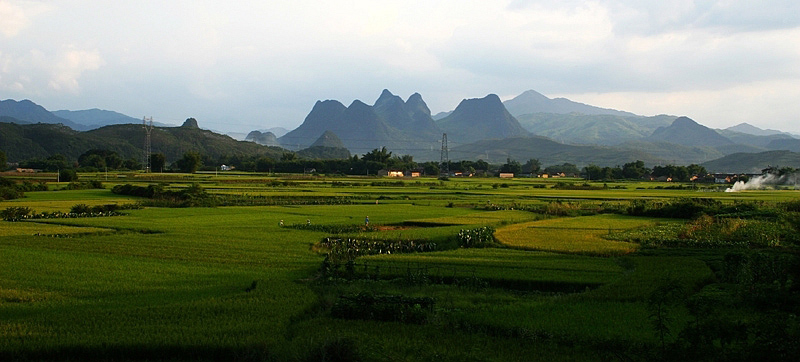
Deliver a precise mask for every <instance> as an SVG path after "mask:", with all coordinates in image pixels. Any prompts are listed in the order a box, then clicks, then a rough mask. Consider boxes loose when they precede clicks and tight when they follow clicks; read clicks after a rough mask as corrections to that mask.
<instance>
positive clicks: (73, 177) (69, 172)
mask: <svg viewBox="0 0 800 362" xmlns="http://www.w3.org/2000/svg"><path fill="white" fill-rule="evenodd" d="M58 180H59V181H61V182H72V181H78V173H77V172H75V170H73V169H71V168H66V169H61V170H59V171H58Z"/></svg>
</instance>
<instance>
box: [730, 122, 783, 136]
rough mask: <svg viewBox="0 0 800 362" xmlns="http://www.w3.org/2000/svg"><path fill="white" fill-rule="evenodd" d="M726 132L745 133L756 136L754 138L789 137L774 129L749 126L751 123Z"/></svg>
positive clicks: (731, 128)
mask: <svg viewBox="0 0 800 362" xmlns="http://www.w3.org/2000/svg"><path fill="white" fill-rule="evenodd" d="M725 130H727V131H733V132H739V133H745V134H750V135H754V136H772V135H780V134H783V135H789V134H788V133H786V132H781V131H778V130H774V129H761V128H758V127H756V126H753V125H752V124H749V123H739V124H737V125H735V126H732V127H728V128H726V129H725Z"/></svg>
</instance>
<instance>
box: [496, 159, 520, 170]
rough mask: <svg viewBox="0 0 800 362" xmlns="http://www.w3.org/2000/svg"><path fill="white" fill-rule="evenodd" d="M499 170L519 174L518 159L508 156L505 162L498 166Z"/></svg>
mask: <svg viewBox="0 0 800 362" xmlns="http://www.w3.org/2000/svg"><path fill="white" fill-rule="evenodd" d="M500 172H508V173H513V174H519V173H520V172H522V165H521V164H520V163H519V161H514V160H512V159H511V158H510V157H509V158H507V159H506V163H505V164H503V165H502V166H500Z"/></svg>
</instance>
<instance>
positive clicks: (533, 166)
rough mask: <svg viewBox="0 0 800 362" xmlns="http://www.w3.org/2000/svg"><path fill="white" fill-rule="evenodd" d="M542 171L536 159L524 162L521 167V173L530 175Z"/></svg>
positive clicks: (540, 164)
mask: <svg viewBox="0 0 800 362" xmlns="http://www.w3.org/2000/svg"><path fill="white" fill-rule="evenodd" d="M541 169H542V163H541V162H540V161H539V159H538V158H531V159H530V160H528V162H525V164H524V165H522V172H525V173H530V174H537V173H539V170H541Z"/></svg>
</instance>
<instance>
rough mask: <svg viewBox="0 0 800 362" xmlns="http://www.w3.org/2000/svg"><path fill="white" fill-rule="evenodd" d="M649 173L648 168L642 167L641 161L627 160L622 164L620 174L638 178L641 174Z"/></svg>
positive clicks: (629, 177) (625, 176)
mask: <svg viewBox="0 0 800 362" xmlns="http://www.w3.org/2000/svg"><path fill="white" fill-rule="evenodd" d="M649 173H650V170H649V169H648V168H646V167H644V162H643V161H639V160H637V161H635V162H628V163H626V164H624V165H622V176H623V177H624V178H628V179H639V178H642V176H644V175H647V174H649Z"/></svg>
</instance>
